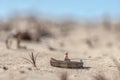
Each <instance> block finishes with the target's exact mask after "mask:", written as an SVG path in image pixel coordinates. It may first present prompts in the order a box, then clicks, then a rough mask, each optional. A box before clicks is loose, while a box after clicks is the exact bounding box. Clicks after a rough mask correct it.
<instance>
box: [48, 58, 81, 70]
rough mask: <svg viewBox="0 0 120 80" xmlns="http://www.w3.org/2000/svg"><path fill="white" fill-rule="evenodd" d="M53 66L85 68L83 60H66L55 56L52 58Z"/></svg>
mask: <svg viewBox="0 0 120 80" xmlns="http://www.w3.org/2000/svg"><path fill="white" fill-rule="evenodd" d="M50 64H51V66H54V67H61V68H83V62H82V61H80V62H76V61H70V62H65V61H61V60H56V59H54V58H51V60H50Z"/></svg>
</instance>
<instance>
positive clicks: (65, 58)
mask: <svg viewBox="0 0 120 80" xmlns="http://www.w3.org/2000/svg"><path fill="white" fill-rule="evenodd" d="M64 61H65V62H70V59H69V58H68V52H66V53H65V57H64Z"/></svg>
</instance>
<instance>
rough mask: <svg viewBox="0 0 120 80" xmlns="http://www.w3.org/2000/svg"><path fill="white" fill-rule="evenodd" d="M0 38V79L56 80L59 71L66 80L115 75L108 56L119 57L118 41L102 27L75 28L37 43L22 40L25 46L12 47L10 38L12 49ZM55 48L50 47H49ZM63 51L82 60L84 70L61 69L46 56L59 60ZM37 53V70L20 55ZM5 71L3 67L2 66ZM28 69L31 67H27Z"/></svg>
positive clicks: (119, 44) (83, 79) (112, 64)
mask: <svg viewBox="0 0 120 80" xmlns="http://www.w3.org/2000/svg"><path fill="white" fill-rule="evenodd" d="M2 37H3V34H1V41H0V80H60V76H61V74H62V73H64V72H67V73H68V79H69V80H94V79H93V77H94V76H95V75H97V74H103V75H105V76H106V77H107V78H108V79H111V80H112V79H114V78H116V76H118V70H117V67H116V65H115V64H114V62H113V61H112V59H111V56H114V57H115V58H116V59H117V60H119V59H120V54H119V52H120V42H119V39H118V37H117V36H116V34H115V33H114V32H108V31H105V30H104V29H103V28H92V29H87V28H83V27H78V28H76V29H74V30H73V31H71V32H70V34H69V35H68V36H67V37H57V38H49V39H44V40H42V41H41V42H39V43H35V42H22V45H25V46H26V47H27V49H16V46H15V45H16V42H15V40H13V44H12V46H11V47H12V49H7V48H6V45H5V43H4V39H2ZM86 39H90V40H92V41H93V45H92V47H90V46H88V45H87V44H86V42H85V41H86ZM48 46H49V47H52V48H54V49H55V50H50V49H49V47H48ZM65 51H68V52H69V57H70V58H71V60H75V61H79V60H80V59H83V62H84V67H87V68H86V69H63V68H57V67H52V66H51V65H50V63H49V61H50V58H51V57H54V58H56V59H59V60H63V58H64V53H65ZM31 52H33V53H34V54H37V53H39V55H38V57H37V66H38V69H36V68H34V67H33V66H32V64H31V63H29V62H27V61H26V60H25V59H23V57H24V58H29V55H28V54H29V53H31ZM4 66H5V67H7V68H8V70H3V67H4ZM29 68H31V70H29Z"/></svg>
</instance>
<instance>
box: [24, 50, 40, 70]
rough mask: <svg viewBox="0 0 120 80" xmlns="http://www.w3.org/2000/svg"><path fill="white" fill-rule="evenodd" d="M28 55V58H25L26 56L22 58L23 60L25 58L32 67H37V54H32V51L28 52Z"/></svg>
mask: <svg viewBox="0 0 120 80" xmlns="http://www.w3.org/2000/svg"><path fill="white" fill-rule="evenodd" d="M29 57H30V59H27V58H23V59H25V60H27V61H28V62H30V63H31V64H32V65H33V66H34V67H36V68H37V65H36V59H37V57H38V54H36V55H34V54H33V52H32V53H31V54H29Z"/></svg>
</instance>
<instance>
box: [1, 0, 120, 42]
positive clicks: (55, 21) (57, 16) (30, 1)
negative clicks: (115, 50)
mask: <svg viewBox="0 0 120 80" xmlns="http://www.w3.org/2000/svg"><path fill="white" fill-rule="evenodd" d="M119 8H120V1H119V0H99V1H97V0H76V1H73V0H59V1H56V0H44V1H43V0H0V33H1V37H2V39H4V37H5V35H4V36H3V34H6V36H8V35H7V34H9V33H12V34H16V33H18V32H22V33H24V35H25V37H24V40H32V41H39V38H41V37H56V36H59V37H60V36H61V35H62V36H66V35H67V34H68V33H69V32H70V31H71V30H73V27H76V26H77V27H78V26H79V27H89V28H90V27H95V28H96V27H104V28H105V29H106V30H114V31H118V32H119V30H120V28H119V27H120V9H119ZM113 26H114V27H113ZM87 32H88V31H87ZM88 33H89V32H88ZM38 37H39V38H38Z"/></svg>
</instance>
